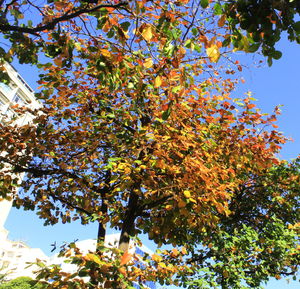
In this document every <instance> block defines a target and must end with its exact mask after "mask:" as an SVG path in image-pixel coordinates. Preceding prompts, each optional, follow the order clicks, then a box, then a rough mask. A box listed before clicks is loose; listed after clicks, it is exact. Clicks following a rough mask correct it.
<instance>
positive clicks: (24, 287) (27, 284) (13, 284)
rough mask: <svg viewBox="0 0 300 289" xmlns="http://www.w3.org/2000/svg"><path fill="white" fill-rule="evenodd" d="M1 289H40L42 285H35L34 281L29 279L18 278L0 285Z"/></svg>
mask: <svg viewBox="0 0 300 289" xmlns="http://www.w3.org/2000/svg"><path fill="white" fill-rule="evenodd" d="M0 288H1V289H31V288H35V289H42V288H44V287H43V285H42V284H36V281H34V280H32V279H31V278H29V277H18V278H16V279H13V280H11V281H8V282H6V283H3V284H0Z"/></svg>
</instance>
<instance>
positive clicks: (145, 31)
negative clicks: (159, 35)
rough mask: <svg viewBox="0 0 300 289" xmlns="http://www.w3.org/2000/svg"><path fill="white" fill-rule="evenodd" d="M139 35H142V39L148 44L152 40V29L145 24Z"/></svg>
mask: <svg viewBox="0 0 300 289" xmlns="http://www.w3.org/2000/svg"><path fill="white" fill-rule="evenodd" d="M141 34H142V36H143V38H144V39H145V40H146V41H147V42H149V41H150V40H151V39H152V37H153V28H152V25H150V24H147V25H146V26H145V27H144V29H143V31H142V33H141Z"/></svg>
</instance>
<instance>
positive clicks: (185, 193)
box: [183, 191, 191, 199]
mask: <svg viewBox="0 0 300 289" xmlns="http://www.w3.org/2000/svg"><path fill="white" fill-rule="evenodd" d="M183 194H184V196H185V197H186V198H187V199H189V198H190V197H191V192H190V191H184V192H183Z"/></svg>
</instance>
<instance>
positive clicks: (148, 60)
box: [143, 58, 153, 68]
mask: <svg viewBox="0 0 300 289" xmlns="http://www.w3.org/2000/svg"><path fill="white" fill-rule="evenodd" d="M143 66H144V67H145V68H151V67H152V66H153V60H152V58H146V59H145V61H144V63H143Z"/></svg>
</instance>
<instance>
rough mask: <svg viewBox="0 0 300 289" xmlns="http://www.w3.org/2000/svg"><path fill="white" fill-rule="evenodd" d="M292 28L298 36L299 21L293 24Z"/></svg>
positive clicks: (299, 31) (299, 29) (299, 30)
mask: <svg viewBox="0 0 300 289" xmlns="http://www.w3.org/2000/svg"><path fill="white" fill-rule="evenodd" d="M293 28H294V29H295V31H296V32H297V34H300V21H297V22H295V23H294V24H293Z"/></svg>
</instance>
